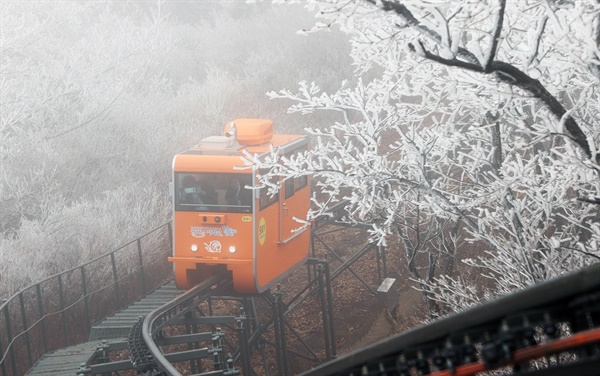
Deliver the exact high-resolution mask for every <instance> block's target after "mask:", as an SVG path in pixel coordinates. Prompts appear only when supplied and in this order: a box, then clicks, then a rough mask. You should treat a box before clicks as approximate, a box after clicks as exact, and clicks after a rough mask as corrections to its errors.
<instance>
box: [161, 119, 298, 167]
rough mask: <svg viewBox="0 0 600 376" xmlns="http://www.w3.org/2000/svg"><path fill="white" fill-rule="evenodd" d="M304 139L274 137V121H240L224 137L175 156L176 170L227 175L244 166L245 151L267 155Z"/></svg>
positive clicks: (174, 164)
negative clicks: (225, 173) (224, 173)
mask: <svg viewBox="0 0 600 376" xmlns="http://www.w3.org/2000/svg"><path fill="white" fill-rule="evenodd" d="M303 138H304V139H306V136H304V135H286V134H275V133H274V132H273V122H272V121H271V120H266V119H237V120H234V121H232V122H229V123H227V125H226V126H225V131H224V135H223V136H210V137H206V138H204V139H202V140H201V141H200V143H199V144H198V145H195V146H194V147H192V148H191V149H189V150H187V151H185V152H183V153H181V154H178V155H176V156H175V160H174V161H173V168H174V169H175V170H176V171H206V172H208V171H214V172H227V171H230V170H232V169H233V167H234V166H238V167H241V166H243V163H242V161H241V159H240V157H241V156H242V155H243V153H244V151H246V152H249V153H250V154H264V153H267V152H269V151H270V150H271V148H275V149H277V148H280V147H285V146H286V145H288V144H291V143H293V142H295V141H299V142H301V141H300V139H303ZM199 159H201V160H202V163H201V165H199V163H198V162H199ZM232 172H233V171H232ZM239 172H241V171H239Z"/></svg>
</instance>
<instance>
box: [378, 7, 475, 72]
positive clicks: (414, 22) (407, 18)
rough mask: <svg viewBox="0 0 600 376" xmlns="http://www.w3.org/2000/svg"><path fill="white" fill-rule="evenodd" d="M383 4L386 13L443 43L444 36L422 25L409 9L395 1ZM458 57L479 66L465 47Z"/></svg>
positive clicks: (459, 51) (460, 50)
mask: <svg viewBox="0 0 600 376" xmlns="http://www.w3.org/2000/svg"><path fill="white" fill-rule="evenodd" d="M382 4H383V8H382V9H383V10H384V11H386V12H389V11H393V12H395V13H396V14H397V15H398V16H400V17H401V18H402V19H403V20H404V22H406V24H407V25H408V26H410V27H412V28H414V29H416V30H417V31H419V32H420V33H421V34H423V35H424V36H426V37H428V38H430V39H432V40H433V41H434V42H436V43H438V44H441V43H442V36H441V35H440V34H439V33H437V32H436V31H435V30H432V29H430V28H429V27H427V26H425V25H424V24H423V23H421V21H419V20H418V19H417V18H416V17H415V16H414V14H413V13H412V12H411V11H410V9H408V8H407V7H406V6H404V5H402V4H400V3H397V2H395V1H387V0H383V1H382ZM456 56H458V57H460V58H462V59H464V60H466V61H468V62H469V63H472V64H479V60H478V59H477V56H475V55H474V54H473V53H471V51H469V50H467V49H466V48H464V47H459V48H458V50H457V52H456Z"/></svg>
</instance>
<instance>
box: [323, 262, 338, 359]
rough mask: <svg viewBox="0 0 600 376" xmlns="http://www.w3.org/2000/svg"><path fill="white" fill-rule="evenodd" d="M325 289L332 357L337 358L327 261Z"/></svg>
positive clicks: (325, 266) (326, 263)
mask: <svg viewBox="0 0 600 376" xmlns="http://www.w3.org/2000/svg"><path fill="white" fill-rule="evenodd" d="M323 264H324V268H325V288H326V290H327V310H328V311H329V333H330V334H331V357H332V358H334V359H335V358H337V345H336V343H335V320H334V318H333V292H332V291H331V271H330V269H329V262H327V261H325V262H324V263H323Z"/></svg>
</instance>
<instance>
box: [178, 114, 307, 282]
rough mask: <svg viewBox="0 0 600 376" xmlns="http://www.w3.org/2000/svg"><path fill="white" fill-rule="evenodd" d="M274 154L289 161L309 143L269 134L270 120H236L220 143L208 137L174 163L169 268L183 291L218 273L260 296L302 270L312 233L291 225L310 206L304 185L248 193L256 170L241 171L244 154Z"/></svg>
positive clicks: (291, 182) (301, 181) (291, 181)
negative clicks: (275, 151)
mask: <svg viewBox="0 0 600 376" xmlns="http://www.w3.org/2000/svg"><path fill="white" fill-rule="evenodd" d="M271 148H276V149H279V155H282V156H288V157H289V156H291V155H292V154H295V153H298V152H302V151H305V150H307V148H308V140H307V137H306V136H299V135H278V134H273V125H272V122H271V121H270V120H263V119H238V120H235V121H233V122H230V123H228V124H227V125H226V127H225V135H224V136H212V137H207V138H205V139H203V140H202V141H201V143H200V144H199V145H197V146H195V147H194V148H192V149H190V150H188V151H186V152H184V153H181V154H178V155H176V156H175V158H174V160H173V182H174V187H173V196H174V199H173V202H174V215H173V228H174V237H173V242H174V244H173V257H169V261H171V262H173V266H174V270H175V280H176V283H177V287H178V288H180V289H189V288H190V287H192V286H194V285H196V284H198V283H200V282H202V281H203V280H204V279H206V278H207V277H209V276H210V275H211V274H212V273H213V272H214V271H215V270H217V269H225V268H226V269H227V270H229V271H231V273H232V275H233V283H234V289H235V290H236V291H237V292H242V293H261V292H263V291H265V290H267V289H268V288H269V287H271V286H272V285H273V284H275V283H277V282H278V281H280V280H281V279H282V278H283V277H285V276H286V275H288V274H289V273H291V272H292V271H293V270H294V269H295V268H296V267H298V266H300V265H302V264H303V263H304V262H305V261H306V258H307V257H308V248H309V243H310V232H309V230H307V229H304V230H299V231H298V227H300V225H299V223H298V222H297V221H295V220H294V219H293V217H298V218H305V217H306V213H307V211H308V209H309V205H310V182H309V179H308V177H306V176H303V177H297V178H288V179H286V180H285V181H283V182H282V184H281V188H280V189H279V192H278V193H277V194H276V195H274V196H273V195H269V194H268V193H267V191H266V188H265V189H260V190H251V189H248V188H246V187H248V186H253V185H255V184H256V183H257V182H258V180H257V174H258V173H259V172H258V171H257V170H256V169H244V170H240V169H235V167H236V166H237V167H241V166H244V163H243V161H242V159H241V156H242V152H243V151H244V150H246V151H248V152H249V153H251V154H253V155H261V154H265V153H270V151H271Z"/></svg>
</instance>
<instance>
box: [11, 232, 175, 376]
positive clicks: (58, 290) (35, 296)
mask: <svg viewBox="0 0 600 376" xmlns="http://www.w3.org/2000/svg"><path fill="white" fill-rule="evenodd" d="M171 225H172V222H171V221H169V222H167V223H164V224H162V225H160V226H158V227H156V228H154V229H153V230H150V231H148V232H146V233H145V234H143V235H142V236H139V237H137V238H136V239H134V240H132V241H130V242H128V243H126V244H124V245H122V246H120V247H118V248H116V249H113V250H112V251H110V252H106V253H104V254H102V255H100V256H97V257H95V258H93V259H91V260H89V261H86V262H85V263H82V264H80V265H78V266H75V267H73V268H70V269H67V270H64V271H62V272H60V273H56V274H54V275H52V276H49V277H47V278H44V279H43V280H40V281H38V282H36V283H33V284H31V285H29V286H27V287H25V288H23V289H21V290H20V291H18V292H17V293H15V294H13V295H12V296H10V297H9V298H8V299H6V300H5V301H4V302H3V303H2V305H0V334H1V336H0V376H11V375H19V374H23V373H25V371H27V370H28V369H29V367H31V366H32V365H33V363H35V362H36V361H37V360H38V359H39V358H41V356H42V355H43V354H44V353H46V352H48V351H51V350H55V349H56V348H58V347H64V346H68V345H70V344H74V343H78V342H82V341H84V340H85V339H87V338H85V339H83V338H81V337H82V335H85V336H87V334H86V333H87V332H89V330H90V329H91V324H92V320H95V321H96V320H98V319H100V318H102V317H105V316H107V315H109V314H111V313H112V312H113V311H116V310H118V309H120V308H122V307H123V306H125V305H128V304H130V303H131V302H132V301H133V300H135V299H134V298H137V297H138V295H140V296H141V295H144V294H145V292H146V284H147V281H150V278H149V277H150V276H145V274H146V273H147V272H148V270H149V268H156V267H158V268H160V270H164V271H165V273H164V276H163V275H162V274H163V273H159V274H158V275H157V274H156V273H152V274H151V276H152V277H154V279H155V280H153V281H152V282H148V284H149V286H150V289H154V288H156V287H158V283H159V282H163V280H164V277H166V276H167V274H168V272H169V271H170V269H169V268H166V265H167V257H166V256H167V255H166V254H165V253H172V244H173V243H172V228H171ZM161 231H162V232H161ZM165 232H166V234H165ZM155 235H156V236H155ZM142 242H145V244H144V245H142ZM148 242H149V243H148ZM167 243H168V244H167ZM136 244H137V247H135V248H134V247H132V245H134V246H135V245H136ZM148 249H149V251H148ZM165 250H166V252H165ZM144 251H146V253H148V252H151V253H152V256H151V257H148V255H147V254H146V255H144ZM117 260H119V261H118V262H117ZM100 263H102V265H98V264H100ZM90 270H92V271H93V272H92V273H90V272H89V271H90ZM86 271H87V273H86ZM111 275H112V278H111V277H110V276H111ZM136 275H137V277H136ZM157 276H158V278H157ZM131 278H136V279H137V280H136V281H135V282H129V283H127V282H126V281H127V280H128V279H131ZM158 279H161V280H160V281H158ZM69 280H71V282H70V283H69V282H68V281H69ZM72 280H75V282H72ZM124 281H125V282H124ZM48 284H52V285H50V286H49V287H50V288H48ZM57 286H58V287H57ZM89 287H92V288H91V289H90V288H89ZM111 289H113V290H114V300H109V301H108V304H107V303H106V302H105V303H104V304H102V305H101V308H102V309H101V310H97V309H92V308H91V307H90V305H93V303H94V300H93V297H94V296H95V295H96V296H97V295H102V296H103V297H105V296H106V294H110V293H111V291H110V290H111ZM79 306H81V307H79ZM111 309H112V310H111ZM73 310H75V314H74V315H73V316H75V317H78V318H81V320H80V321H77V320H68V319H67V314H70V313H71V311H73ZM57 320H60V321H57ZM46 321H50V323H49V324H50V325H47V323H46ZM53 321H55V325H52V324H53ZM3 337H4V338H3ZM25 355H26V356H25Z"/></svg>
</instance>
